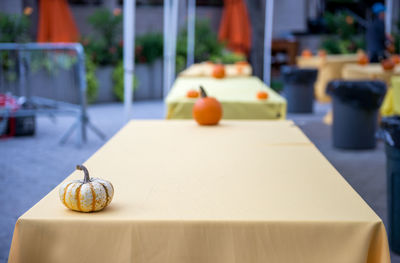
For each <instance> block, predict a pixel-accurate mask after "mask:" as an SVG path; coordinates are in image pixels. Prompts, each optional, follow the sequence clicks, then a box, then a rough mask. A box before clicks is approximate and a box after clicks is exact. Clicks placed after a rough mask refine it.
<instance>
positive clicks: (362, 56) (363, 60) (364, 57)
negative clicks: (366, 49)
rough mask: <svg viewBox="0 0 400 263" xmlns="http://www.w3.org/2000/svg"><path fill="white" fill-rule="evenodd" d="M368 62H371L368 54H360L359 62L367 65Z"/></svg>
mask: <svg viewBox="0 0 400 263" xmlns="http://www.w3.org/2000/svg"><path fill="white" fill-rule="evenodd" d="M368 63H369V59H368V56H367V55H366V54H360V55H359V56H358V64H359V65H367V64H368Z"/></svg>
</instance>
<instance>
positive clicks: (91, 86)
mask: <svg viewBox="0 0 400 263" xmlns="http://www.w3.org/2000/svg"><path fill="white" fill-rule="evenodd" d="M85 64H86V65H85V66H86V96H87V101H88V102H89V103H92V102H94V101H95V99H96V98H97V94H98V89H99V83H98V80H97V77H96V65H95V64H94V63H93V62H92V60H91V59H90V58H86V60H85Z"/></svg>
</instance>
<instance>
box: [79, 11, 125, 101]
mask: <svg viewBox="0 0 400 263" xmlns="http://www.w3.org/2000/svg"><path fill="white" fill-rule="evenodd" d="M88 21H89V23H90V24H91V26H92V27H93V31H94V34H92V35H91V36H89V37H86V38H83V39H82V45H83V46H84V48H85V52H86V56H87V57H88V58H89V59H90V60H91V61H92V62H93V64H94V65H95V67H96V69H95V77H96V79H97V83H98V93H97V95H96V98H95V101H96V102H111V101H115V100H116V99H117V97H116V96H115V94H114V92H113V81H112V73H113V70H114V68H115V66H116V65H117V63H118V61H120V59H121V57H122V40H121V31H122V29H121V24H122V15H121V10H120V9H118V8H117V9H115V10H114V12H111V11H109V10H108V9H99V10H97V11H96V12H94V13H93V14H92V15H91V16H90V17H89V20H88Z"/></svg>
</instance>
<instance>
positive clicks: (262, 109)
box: [165, 63, 286, 119]
mask: <svg viewBox="0 0 400 263" xmlns="http://www.w3.org/2000/svg"><path fill="white" fill-rule="evenodd" d="M212 71H213V65H212V64H210V63H202V64H195V65H193V66H191V67H189V68H188V69H186V70H185V71H183V72H182V73H181V74H180V75H179V76H178V78H177V80H176V81H175V83H174V85H173V87H172V89H171V91H170V92H169V94H168V96H167V98H166V100H165V102H166V104H167V116H166V118H167V119H191V118H192V108H193V105H194V103H195V101H196V100H197V98H187V97H186V93H187V92H188V91H189V90H193V89H194V90H199V87H200V86H203V88H204V89H205V90H206V91H207V93H208V95H209V96H212V97H215V98H217V99H218V100H219V101H220V102H221V104H222V109H223V119H285V118H286V100H285V99H284V98H283V97H282V96H280V95H279V94H278V93H276V92H275V91H274V90H272V89H271V88H270V87H268V86H266V85H265V84H264V83H263V82H262V81H261V80H260V79H258V78H257V77H252V76H251V73H252V69H251V66H250V65H240V71H238V65H226V66H225V71H226V77H225V78H222V79H217V78H213V77H212ZM259 91H265V92H267V93H268V99H266V100H260V99H257V92H259Z"/></svg>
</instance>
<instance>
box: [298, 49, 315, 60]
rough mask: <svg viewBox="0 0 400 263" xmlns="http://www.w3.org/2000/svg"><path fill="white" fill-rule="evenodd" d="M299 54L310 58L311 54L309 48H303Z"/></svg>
mask: <svg viewBox="0 0 400 263" xmlns="http://www.w3.org/2000/svg"><path fill="white" fill-rule="evenodd" d="M301 56H302V57H303V58H311V57H312V56H313V54H312V52H311V50H309V49H304V50H303V52H301Z"/></svg>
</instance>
